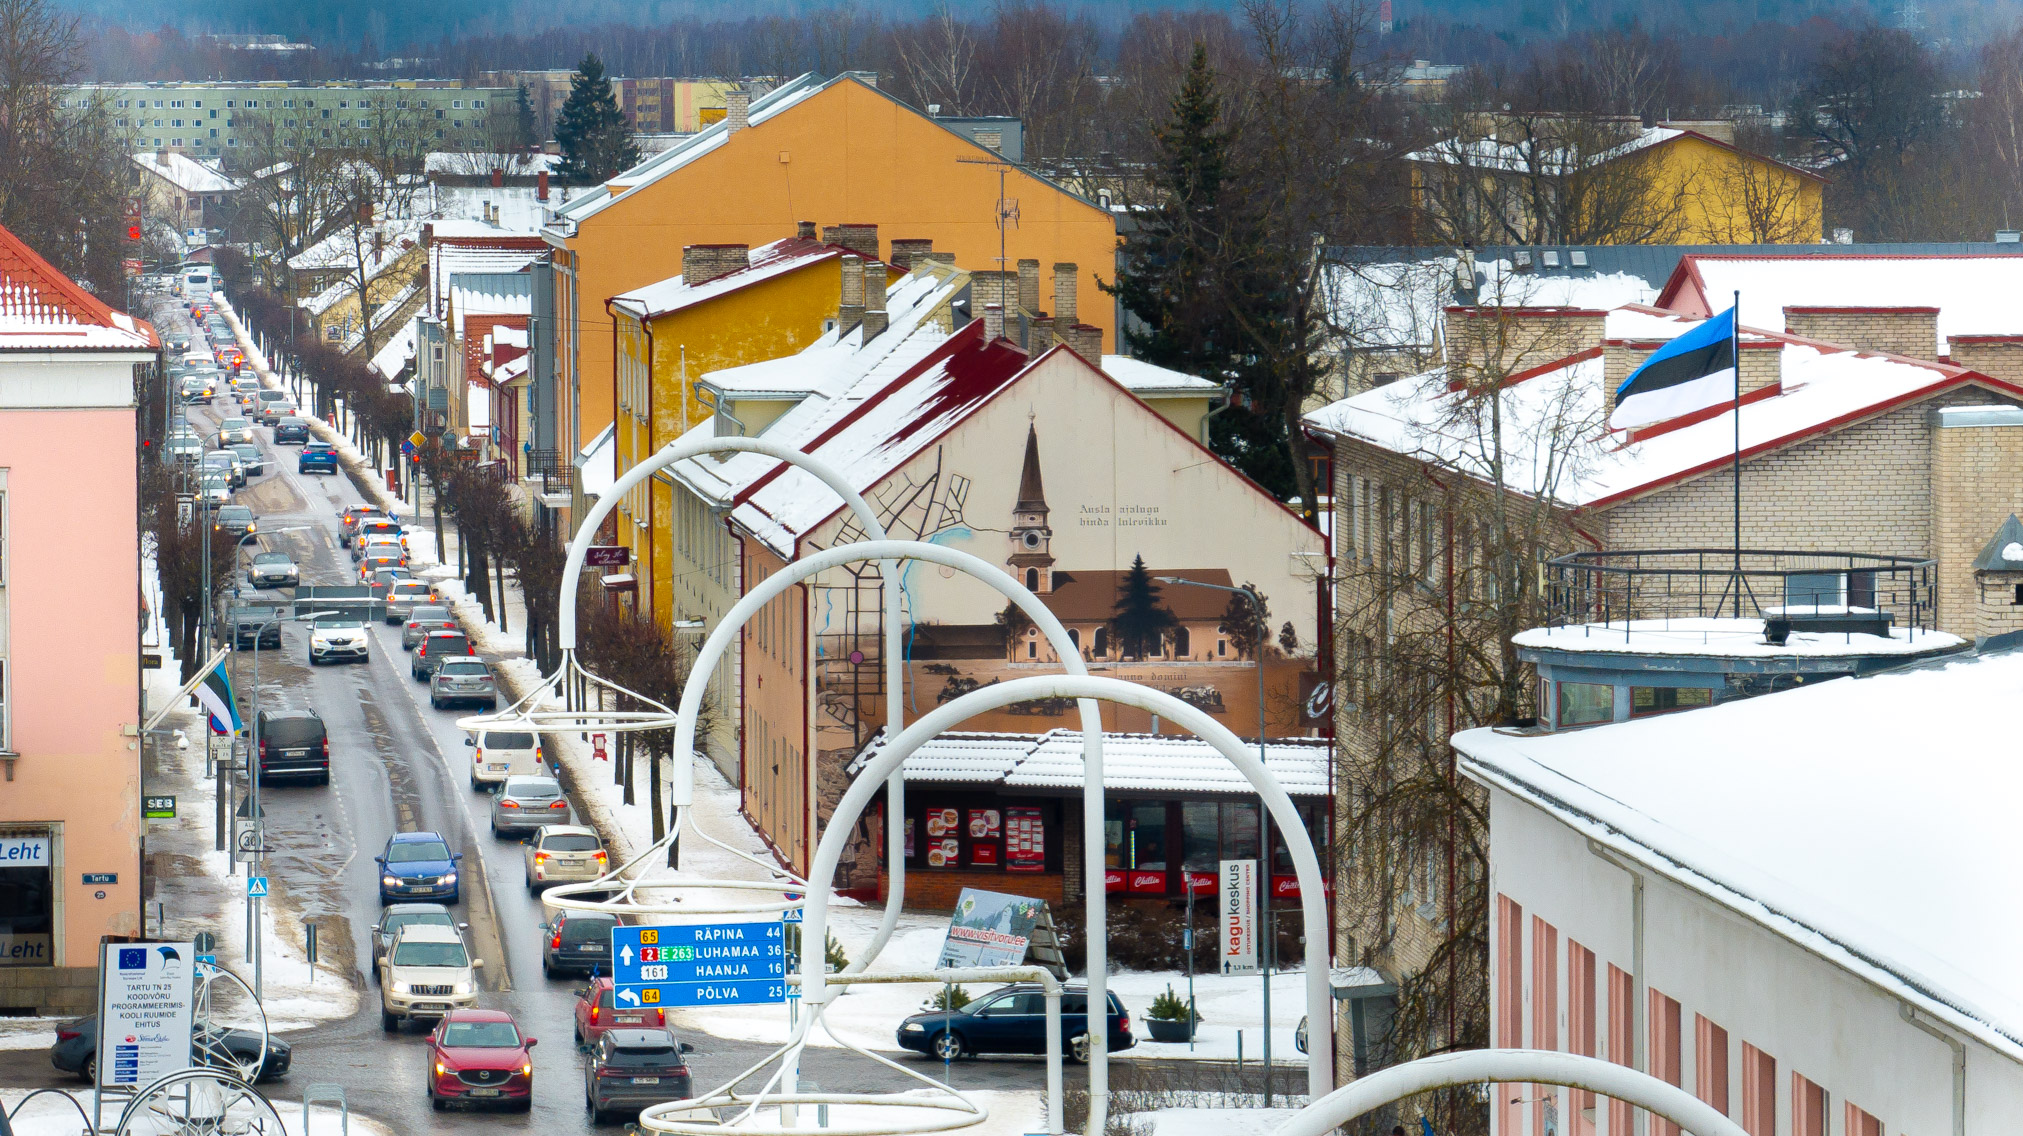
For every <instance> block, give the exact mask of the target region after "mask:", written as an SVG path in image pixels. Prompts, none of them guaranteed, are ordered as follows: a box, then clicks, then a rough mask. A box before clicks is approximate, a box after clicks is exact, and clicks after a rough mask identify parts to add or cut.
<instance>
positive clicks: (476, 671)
mask: <svg viewBox="0 0 2023 1136" xmlns="http://www.w3.org/2000/svg"><path fill="white" fill-rule="evenodd" d="M458 702H482V703H484V704H485V709H487V710H496V709H498V706H499V684H498V682H497V681H495V680H494V679H493V678H492V668H490V667H488V666H486V665H485V661H484V660H483V659H480V658H477V657H475V656H465V657H463V658H460V659H444V660H443V661H442V664H441V665H440V666H438V667H436V670H435V673H434V674H432V675H430V676H429V680H428V704H429V705H430V706H433V707H435V708H436V709H437V710H440V709H442V708H443V707H445V706H449V705H453V704H455V703H458Z"/></svg>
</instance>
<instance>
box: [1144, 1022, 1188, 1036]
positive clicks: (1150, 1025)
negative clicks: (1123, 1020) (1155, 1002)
mask: <svg viewBox="0 0 2023 1136" xmlns="http://www.w3.org/2000/svg"><path fill="white" fill-rule="evenodd" d="M1145 1028H1146V1029H1149V1030H1151V1031H1152V1040H1153V1041H1190V1040H1192V1039H1193V1037H1194V1023H1192V1022H1174V1021H1167V1020H1165V1019H1164V1018H1146V1019H1145Z"/></svg>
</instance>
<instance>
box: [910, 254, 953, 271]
mask: <svg viewBox="0 0 2023 1136" xmlns="http://www.w3.org/2000/svg"><path fill="white" fill-rule="evenodd" d="M923 261H924V262H926V263H928V264H945V265H947V266H948V267H950V268H954V267H955V254H954V253H952V252H946V251H941V250H936V251H931V252H924V253H921V254H920V255H919V256H917V257H915V258H913V263H915V264H920V263H922V262H923Z"/></svg>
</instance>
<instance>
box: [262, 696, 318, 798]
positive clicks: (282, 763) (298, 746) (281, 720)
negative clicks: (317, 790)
mask: <svg viewBox="0 0 2023 1136" xmlns="http://www.w3.org/2000/svg"><path fill="white" fill-rule="evenodd" d="M258 724H259V728H260V780H262V781H271V780H273V779H274V778H277V777H304V778H308V779H309V780H312V781H314V782H316V783H317V784H319V785H328V784H330V731H329V730H327V729H325V728H324V725H323V719H322V718H320V717H318V716H317V713H316V711H314V710H262V711H260V721H259V723H258Z"/></svg>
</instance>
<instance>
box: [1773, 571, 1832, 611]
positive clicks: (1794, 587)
mask: <svg viewBox="0 0 2023 1136" xmlns="http://www.w3.org/2000/svg"><path fill="white" fill-rule="evenodd" d="M1841 583H1842V577H1841V574H1840V573H1838V572H1798V573H1794V574H1792V575H1790V576H1786V577H1785V578H1784V606H1785V607H1787V608H1794V607H1795V608H1803V609H1806V610H1813V609H1817V608H1835V607H1840V606H1841V605H1842V604H1844V603H1846V602H1847V597H1846V595H1845V593H1844V592H1843V590H1842V587H1841Z"/></svg>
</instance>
